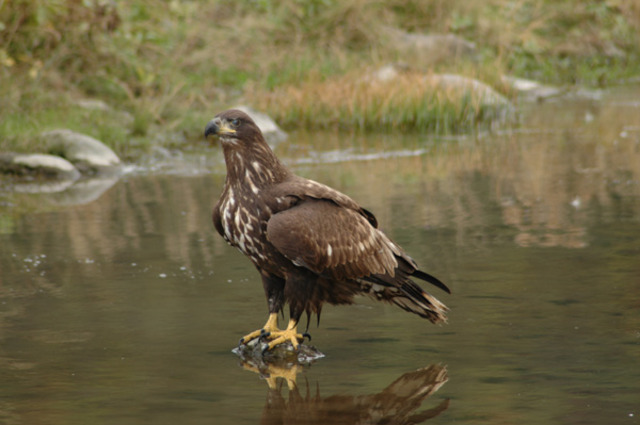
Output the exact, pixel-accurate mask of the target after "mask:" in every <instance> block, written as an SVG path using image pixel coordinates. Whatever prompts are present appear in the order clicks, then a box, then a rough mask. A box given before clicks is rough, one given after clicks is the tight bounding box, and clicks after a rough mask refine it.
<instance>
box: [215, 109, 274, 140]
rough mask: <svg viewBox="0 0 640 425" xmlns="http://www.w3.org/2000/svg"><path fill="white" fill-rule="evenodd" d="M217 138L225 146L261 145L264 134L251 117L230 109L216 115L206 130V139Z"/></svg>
mask: <svg viewBox="0 0 640 425" xmlns="http://www.w3.org/2000/svg"><path fill="white" fill-rule="evenodd" d="M209 136H216V137H218V138H219V139H220V141H221V142H222V144H223V146H224V145H240V144H246V143H260V142H263V141H264V137H263V136H262V132H261V131H260V129H259V128H258V126H257V125H256V123H255V122H253V120H252V119H251V117H250V116H249V115H247V114H245V113H244V112H242V111H239V110H237V109H229V110H228V111H224V112H221V113H219V114H218V115H216V116H215V117H214V118H213V119H212V120H211V121H209V123H208V124H207V126H206V127H205V129H204V137H205V138H208V137H209Z"/></svg>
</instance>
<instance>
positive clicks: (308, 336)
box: [302, 332, 311, 342]
mask: <svg viewBox="0 0 640 425" xmlns="http://www.w3.org/2000/svg"><path fill="white" fill-rule="evenodd" d="M305 338H309V342H311V334H310V333H309V332H305V333H303V334H302V341H303V342H304V339H305Z"/></svg>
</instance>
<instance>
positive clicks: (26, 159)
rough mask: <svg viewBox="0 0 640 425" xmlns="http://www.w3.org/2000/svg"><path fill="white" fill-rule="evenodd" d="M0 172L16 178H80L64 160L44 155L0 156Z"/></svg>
mask: <svg viewBox="0 0 640 425" xmlns="http://www.w3.org/2000/svg"><path fill="white" fill-rule="evenodd" d="M0 171H1V172H2V173H4V174H13V175H16V176H18V177H29V178H33V177H39V178H47V179H51V178H53V179H58V180H66V181H74V180H76V179H78V178H79V177H80V172H79V171H78V170H77V169H76V167H75V166H74V165H73V164H72V163H70V162H69V161H67V160H66V159H64V158H60V157H59V156H55V155H46V154H39V153H33V154H19V153H4V154H0Z"/></svg>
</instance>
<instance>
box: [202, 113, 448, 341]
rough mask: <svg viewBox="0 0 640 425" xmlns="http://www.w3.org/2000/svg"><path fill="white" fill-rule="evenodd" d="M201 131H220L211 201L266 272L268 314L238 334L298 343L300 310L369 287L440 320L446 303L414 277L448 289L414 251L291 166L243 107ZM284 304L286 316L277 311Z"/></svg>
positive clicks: (236, 242)
mask: <svg viewBox="0 0 640 425" xmlns="http://www.w3.org/2000/svg"><path fill="white" fill-rule="evenodd" d="M204 134H205V138H206V137H209V136H211V135H214V136H217V137H218V138H219V139H220V141H221V143H222V149H223V151H224V159H225V163H226V166H227V177H226V180H225V184H224V189H223V190H222V195H221V196H220V200H219V201H218V203H217V204H216V206H215V207H214V208H213V224H214V226H215V228H216V230H217V231H218V233H220V235H222V237H223V238H224V239H225V240H226V241H227V242H228V243H229V244H230V245H232V246H235V247H236V248H238V249H239V250H240V251H241V252H242V253H243V254H245V255H246V256H248V257H249V259H251V262H252V263H253V264H254V265H255V266H256V268H257V269H258V271H259V272H260V276H261V277H262V284H263V287H264V291H265V294H266V297H267V303H268V307H269V318H268V320H267V323H266V324H265V325H264V327H262V328H261V329H258V330H256V331H254V332H251V333H249V334H247V335H245V336H244V337H242V339H241V340H240V343H241V344H242V343H244V344H246V343H247V342H249V341H250V340H252V339H255V338H258V337H263V338H267V340H268V341H269V343H268V345H267V346H266V347H265V350H270V349H272V348H273V347H275V346H276V345H278V344H282V343H285V342H287V341H290V342H291V344H292V345H293V346H294V347H295V348H297V347H298V344H299V342H300V341H302V339H303V335H302V334H300V333H298V330H297V327H298V321H299V320H300V317H301V316H302V313H303V312H304V313H306V314H307V318H309V316H310V315H311V314H317V315H318V317H319V315H320V311H321V309H322V305H323V304H324V303H329V304H351V303H353V297H354V295H358V294H366V295H369V296H371V297H373V298H375V299H378V300H382V301H387V302H393V303H394V304H396V305H398V306H399V307H400V308H402V309H404V310H406V311H410V312H411V313H415V314H417V315H419V316H420V317H423V318H425V319H428V320H429V321H431V322H432V323H439V322H445V321H446V311H447V307H446V306H445V305H444V304H442V303H441V302H440V301H438V300H437V299H436V298H435V297H433V296H432V295H430V294H428V293H426V292H425V291H424V290H423V289H422V288H421V287H420V286H418V285H417V284H415V283H414V282H413V281H412V280H411V277H414V278H418V279H422V280H424V281H426V282H429V283H431V284H433V285H435V286H437V287H439V288H441V289H443V290H444V291H446V292H450V291H449V289H448V288H447V286H446V285H445V284H443V283H442V282H440V281H439V280H438V279H436V278H435V277H433V276H431V275H429V274H427V273H425V272H423V271H421V270H418V266H417V265H416V263H415V261H414V260H413V259H412V258H411V257H409V256H408V255H407V254H406V253H405V252H404V251H403V250H402V248H401V247H399V246H398V245H396V244H395V243H394V242H393V241H391V239H389V238H388V237H387V236H386V235H385V234H384V233H383V232H382V231H381V230H379V229H378V223H377V221H376V218H375V217H374V215H373V214H372V213H370V212H369V211H367V210H365V209H364V208H362V207H361V206H360V205H358V204H357V203H356V202H355V201H354V200H352V199H351V198H349V197H348V196H346V195H344V194H342V193H340V192H338V191H337V190H334V189H332V188H330V187H328V186H325V185H323V184H320V183H317V182H315V181H313V180H307V179H305V178H302V177H299V176H297V175H295V174H293V173H292V172H291V171H290V170H288V169H287V168H286V167H285V166H284V165H283V164H282V163H281V162H280V160H278V158H277V157H276V156H275V154H274V153H273V151H272V150H271V149H270V148H269V145H267V143H266V142H265V140H264V137H263V135H262V133H261V132H260V129H258V127H257V126H256V124H255V123H254V122H253V120H252V119H251V118H250V117H249V116H248V115H247V114H245V113H244V112H242V111H238V110H234V109H231V110H228V111H225V112H222V113H220V114H218V115H216V117H215V118H214V119H213V120H211V121H210V122H209V123H208V124H207V126H206V128H205V132H204ZM285 303H288V304H289V324H288V325H287V328H286V329H284V330H281V329H279V328H278V313H279V312H280V311H281V310H282V309H283V308H284V305H285Z"/></svg>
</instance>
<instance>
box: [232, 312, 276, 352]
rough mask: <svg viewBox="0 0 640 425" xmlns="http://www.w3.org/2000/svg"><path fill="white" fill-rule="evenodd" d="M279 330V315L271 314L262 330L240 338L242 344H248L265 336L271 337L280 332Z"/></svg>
mask: <svg viewBox="0 0 640 425" xmlns="http://www.w3.org/2000/svg"><path fill="white" fill-rule="evenodd" d="M279 331H280V329H278V314H277V313H271V314H269V318H268V319H267V323H265V324H264V326H263V327H262V328H261V329H258V330H255V331H253V332H251V333H249V334H247V335H245V336H243V337H242V338H240V344H247V343H248V342H249V341H251V340H254V339H256V338H258V337H262V336H265V335H269V334H270V333H272V332H279Z"/></svg>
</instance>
